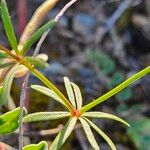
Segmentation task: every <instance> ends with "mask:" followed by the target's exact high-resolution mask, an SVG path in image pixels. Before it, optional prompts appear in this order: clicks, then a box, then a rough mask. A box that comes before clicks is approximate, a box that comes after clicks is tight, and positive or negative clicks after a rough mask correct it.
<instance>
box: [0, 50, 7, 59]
mask: <svg viewBox="0 0 150 150" xmlns="http://www.w3.org/2000/svg"><path fill="white" fill-rule="evenodd" d="M7 57H8V56H7V54H6V53H4V52H1V51H0V59H3V58H7Z"/></svg>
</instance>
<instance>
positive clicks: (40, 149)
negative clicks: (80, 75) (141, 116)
mask: <svg viewBox="0 0 150 150" xmlns="http://www.w3.org/2000/svg"><path fill="white" fill-rule="evenodd" d="M1 16H2V20H3V25H4V28H5V31H6V34H7V37H8V40H9V43H10V45H11V47H12V49H13V50H15V52H16V55H14V54H13V53H11V52H10V51H9V50H8V49H7V48H4V47H3V46H1V47H2V48H1V51H4V52H6V53H7V54H8V55H9V57H11V58H12V59H14V60H15V61H16V62H18V63H17V64H16V65H14V66H13V67H12V69H10V70H9V71H8V74H7V76H6V78H5V80H4V83H2V84H3V86H0V106H1V105H4V104H6V103H7V101H8V100H9V98H10V90H11V84H12V81H13V78H14V76H15V73H16V71H17V69H18V66H19V64H22V65H24V66H25V67H27V68H28V70H30V71H31V72H32V73H33V74H34V75H35V76H36V77H37V78H39V79H40V80H41V81H42V82H43V83H44V84H45V85H47V86H48V88H46V87H43V86H38V85H33V86H31V87H32V88H33V89H35V90H37V91H39V92H41V93H43V94H45V95H47V96H49V97H51V98H52V99H54V100H56V101H58V102H59V103H61V104H62V105H63V106H65V107H66V109H67V110H69V111H68V112H66V111H65V112H38V113H32V114H28V115H27V116H24V118H23V122H24V123H27V122H35V121H47V120H54V119H60V118H65V117H69V118H70V119H69V121H68V122H67V123H66V125H65V126H64V128H63V129H62V130H61V131H60V132H59V134H58V135H57V137H56V138H55V140H54V142H53V143H52V144H51V145H50V148H49V150H58V149H60V148H61V147H62V145H63V144H64V143H65V141H66V140H67V138H68V137H69V135H70V134H71V133H72V131H73V129H74V127H75V125H76V123H77V121H78V120H79V121H80V122H81V124H82V126H83V129H84V131H85V134H86V136H87V139H88V141H89V143H90V144H91V146H92V147H93V149H95V150H98V149H99V144H97V142H96V140H95V137H94V134H93V132H92V130H91V128H93V129H94V130H95V131H96V132H97V133H98V134H99V135H100V136H101V137H102V138H104V139H105V140H106V142H107V143H108V145H109V146H110V148H111V149H112V150H116V148H115V146H114V144H113V142H112V141H111V140H110V139H109V137H108V136H107V135H106V134H105V133H104V132H103V131H102V130H101V129H99V128H98V127H97V126H96V125H95V124H94V123H92V122H91V121H90V120H89V119H87V118H90V117H92V118H107V119H113V120H116V121H118V122H121V123H123V124H125V125H127V126H130V125H129V124H128V123H127V122H126V121H124V120H123V119H121V118H119V117H117V116H114V115H112V114H108V113H103V112H87V111H89V110H90V109H92V108H93V107H95V106H97V105H98V104H100V103H102V102H104V101H105V100H107V99H109V98H110V97H112V96H114V95H115V94H118V93H119V92H120V91H122V90H123V89H125V88H126V87H127V86H129V85H130V84H131V83H133V82H134V81H136V80H138V79H140V78H141V77H143V76H144V75H146V74H149V73H150V66H149V67H147V68H145V69H143V70H142V71H140V72H138V73H137V74H135V75H133V76H132V77H130V78H128V79H127V80H126V81H124V82H122V80H123V79H122V75H121V74H119V73H118V74H115V75H114V76H113V79H112V80H111V83H110V84H108V86H109V87H111V88H113V89H112V90H111V91H109V92H107V93H106V94H104V95H102V96H101V97H99V98H97V99H96V100H94V101H92V102H91V103H89V104H87V105H85V106H83V107H82V103H83V100H82V95H81V91H80V89H79V87H78V86H77V85H76V84H75V83H73V82H70V80H69V79H68V78H67V77H65V78H64V83H65V87H66V91H67V95H68V99H67V98H66V97H65V96H64V95H63V94H62V93H61V92H60V91H59V90H58V89H57V88H56V87H55V86H54V85H53V84H52V83H51V82H50V81H49V80H48V79H47V78H46V77H45V76H44V75H43V74H42V73H40V72H39V71H38V70H36V69H35V68H34V66H37V67H41V68H43V67H45V65H46V64H45V63H44V62H42V61H41V60H39V59H37V58H32V57H22V55H25V54H26V52H27V51H28V50H29V48H30V47H31V46H32V45H33V44H34V43H35V42H37V40H39V39H40V37H41V36H42V35H43V33H45V32H46V31H49V30H51V29H52V28H53V27H54V26H55V24H56V22H55V21H54V20H50V21H49V22H47V23H46V24H45V25H43V26H42V27H41V28H39V29H38V30H37V31H36V32H35V34H33V35H32V36H31V38H29V39H28V40H27V42H26V43H25V45H23V49H22V51H21V52H20V53H21V56H20V55H18V49H17V47H18V46H17V40H16V37H15V33H14V29H13V26H12V24H11V20H10V17H9V13H8V9H7V5H6V2H5V0H1ZM1 51H0V58H1V59H4V58H6V57H7V56H6V55H5V53H4V54H2V53H1ZM89 60H91V61H94V62H95V63H97V64H98V67H99V68H101V70H102V71H101V73H102V74H103V75H110V74H112V73H113V71H114V70H115V67H116V65H115V61H114V60H113V59H111V58H110V57H109V56H108V55H106V54H104V53H100V52H98V51H94V53H91V54H90V55H89ZM1 64H2V63H1ZM7 65H8V64H5V66H3V64H2V67H7ZM121 82H122V83H121ZM120 83H121V84H120ZM118 84H119V85H118ZM116 85H118V86H117V87H115V86H116ZM114 87H115V88H114ZM123 92H124V93H122V95H121V94H120V99H127V98H129V97H130V94H131V91H130V90H129V91H128V90H126V91H123ZM127 92H128V95H126V93H127ZM118 96H119V95H118ZM23 111H24V112H26V110H25V108H24V110H23ZM20 112H22V110H20V108H16V109H15V110H13V111H10V112H7V113H6V114H4V115H1V116H0V134H8V133H11V132H13V131H15V130H16V129H17V128H18V126H19V121H18V120H19V115H20ZM25 115H26V114H25ZM131 124H132V125H133V127H134V130H128V134H129V136H131V138H132V139H133V141H134V142H135V143H136V142H137V143H136V145H137V147H140V144H143V141H144V140H145V139H146V142H149V139H150V137H149V136H148V135H147V130H148V129H149V126H150V124H149V120H148V121H147V120H144V123H143V121H142V123H141V122H140V123H139V122H138V123H137V124H138V125H137V124H136V125H134V122H133V123H132V122H131ZM141 129H142V130H141ZM142 131H145V132H144V135H142V136H141V141H142V142H141V141H138V140H137V139H136V138H137V137H138V136H139V133H141V132H142ZM28 149H29V150H32V149H37V150H47V149H48V146H47V143H46V142H44V141H42V142H40V143H39V144H31V145H28V146H25V147H23V150H28Z"/></svg>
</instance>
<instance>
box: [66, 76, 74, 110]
mask: <svg viewBox="0 0 150 150" xmlns="http://www.w3.org/2000/svg"><path fill="white" fill-rule="evenodd" d="M64 83H65V87H66V91H67V95H68V98H69V101H70V102H71V104H72V105H73V107H74V108H76V103H75V97H74V93H73V89H72V86H71V82H70V81H69V79H68V78H67V77H64Z"/></svg>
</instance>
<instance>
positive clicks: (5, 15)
mask: <svg viewBox="0 0 150 150" xmlns="http://www.w3.org/2000/svg"><path fill="white" fill-rule="evenodd" d="M1 16H2V21H3V25H4V28H5V32H6V34H7V37H8V40H9V43H10V45H11V48H12V49H13V50H15V52H16V53H18V49H17V40H16V36H15V32H14V28H13V26H12V23H11V20H10V16H9V12H8V8H7V4H6V2H5V0H1Z"/></svg>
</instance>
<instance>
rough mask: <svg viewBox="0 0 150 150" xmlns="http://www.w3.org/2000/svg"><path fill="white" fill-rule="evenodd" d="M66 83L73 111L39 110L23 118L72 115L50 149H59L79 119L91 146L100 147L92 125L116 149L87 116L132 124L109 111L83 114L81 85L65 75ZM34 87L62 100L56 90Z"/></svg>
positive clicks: (38, 118) (49, 117)
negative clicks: (81, 111)
mask: <svg viewBox="0 0 150 150" xmlns="http://www.w3.org/2000/svg"><path fill="white" fill-rule="evenodd" d="M64 83H65V87H66V91H67V94H68V98H69V99H70V100H71V103H72V106H73V105H74V106H73V112H72V113H69V112H38V113H33V114H29V115H27V116H25V117H24V118H23V122H24V123H25V122H34V121H46V120H54V119H60V118H64V117H70V120H69V121H68V123H67V124H66V125H65V127H64V128H63V130H62V131H61V132H60V133H59V134H58V136H57V137H56V139H55V140H54V142H53V143H52V145H51V147H50V150H55V149H56V150H57V149H59V148H60V147H61V146H62V145H63V144H64V142H65V141H66V139H67V138H68V137H69V135H70V134H71V132H72V130H73V128H74V126H75V124H76V121H77V120H78V119H79V120H80V121H81V124H82V126H83V128H84V130H85V133H86V136H87V138H88V140H89V142H90V144H91V146H92V147H93V148H94V149H99V146H98V144H97V142H96V140H95V138H94V135H93V133H92V130H91V129H90V126H92V128H94V129H95V130H96V131H97V132H98V133H99V134H100V135H101V136H102V137H103V138H104V139H105V140H106V141H107V142H108V144H109V145H110V147H111V148H113V150H115V149H114V144H113V143H112V141H111V140H110V139H109V138H108V136H107V135H105V134H104V133H103V131H101V130H100V129H99V130H98V129H97V128H98V127H96V125H95V126H94V125H93V124H92V123H91V122H90V121H89V120H88V119H87V118H85V117H92V118H105V119H113V120H116V121H118V122H121V123H123V124H125V125H127V126H130V125H129V124H128V123H127V122H126V121H124V120H123V119H121V118H119V117H117V116H115V115H112V114H108V113H103V112H84V113H83V114H82V113H80V110H81V109H82V95H81V91H80V89H79V87H78V86H77V85H76V84H75V83H73V82H70V80H69V79H68V78H67V77H64ZM32 88H33V89H35V90H37V91H39V92H41V93H43V94H45V95H47V96H50V97H51V98H54V99H55V100H57V101H61V97H59V96H58V95H56V94H55V93H54V92H52V91H51V90H50V89H47V88H45V87H42V86H38V85H32Z"/></svg>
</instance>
